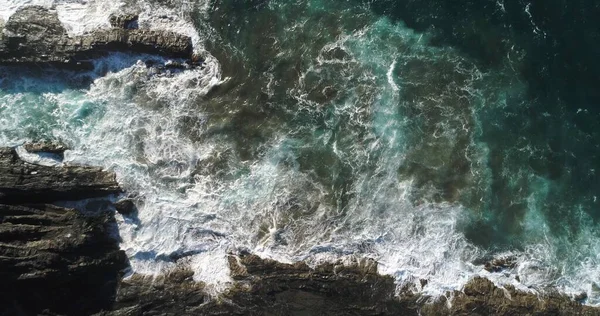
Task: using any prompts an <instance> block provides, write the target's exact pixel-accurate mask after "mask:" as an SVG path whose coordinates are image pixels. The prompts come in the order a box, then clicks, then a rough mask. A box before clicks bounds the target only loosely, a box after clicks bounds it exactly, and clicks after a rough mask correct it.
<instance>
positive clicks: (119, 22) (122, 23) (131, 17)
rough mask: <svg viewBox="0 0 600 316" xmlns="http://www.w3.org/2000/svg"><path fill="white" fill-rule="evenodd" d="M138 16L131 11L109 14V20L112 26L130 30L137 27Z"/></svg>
mask: <svg viewBox="0 0 600 316" xmlns="http://www.w3.org/2000/svg"><path fill="white" fill-rule="evenodd" d="M138 18H139V16H138V15H137V14H133V13H126V14H111V15H110V17H109V22H110V25H111V26H112V27H117V28H121V29H127V30H132V29H137V28H138Z"/></svg>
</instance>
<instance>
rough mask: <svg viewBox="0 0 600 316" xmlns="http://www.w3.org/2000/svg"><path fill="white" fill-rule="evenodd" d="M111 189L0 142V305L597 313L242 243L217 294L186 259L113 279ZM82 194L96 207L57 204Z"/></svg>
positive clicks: (87, 172) (52, 309)
mask: <svg viewBox="0 0 600 316" xmlns="http://www.w3.org/2000/svg"><path fill="white" fill-rule="evenodd" d="M29 147H31V146H29ZM38 147H39V146H38ZM32 148H37V147H35V146H34V147H32ZM119 192H120V189H119V187H118V184H117V183H116V181H115V175H114V174H112V173H110V172H106V171H102V170H101V169H99V168H94V167H83V166H62V167H49V166H39V165H34V164H30V163H27V162H24V161H22V160H21V159H20V158H19V156H18V155H17V153H16V151H15V150H14V149H13V148H0V278H1V280H2V287H0V315H98V316H132V315H415V316H416V315H600V310H599V309H597V308H593V307H589V306H583V305H581V304H580V303H579V302H576V301H573V300H571V299H570V298H569V297H566V296H564V295H560V294H548V295H545V296H543V297H538V296H536V295H534V294H531V293H524V292H520V291H517V290H516V289H515V288H513V287H510V286H508V287H506V288H498V287H496V286H495V285H494V284H493V283H492V282H490V281H489V280H487V279H484V278H475V279H473V280H471V281H470V282H469V283H468V284H467V285H466V286H465V287H464V289H463V290H462V291H454V292H451V293H450V292H449V293H447V295H446V297H452V299H451V301H448V300H447V299H445V298H442V299H438V300H432V298H430V297H426V296H422V295H420V294H415V292H414V291H412V290H411V289H410V288H405V289H403V290H401V291H400V295H396V286H395V284H394V279H393V278H392V277H391V276H384V275H380V274H379V273H378V272H377V262H376V261H373V260H369V259H363V260H357V261H355V262H352V263H344V264H343V263H341V262H336V263H327V264H322V265H319V266H317V267H310V266H308V265H307V264H306V263H304V262H298V263H294V264H285V263H281V262H277V261H274V260H269V259H263V258H260V257H258V256H256V255H254V254H251V253H248V252H245V251H240V252H238V253H235V254H234V253H232V254H230V255H229V256H228V266H229V270H230V271H231V277H232V280H233V281H232V284H231V286H230V288H229V289H228V290H227V291H225V292H224V293H221V294H219V295H218V296H217V297H215V296H214V295H211V294H210V293H209V290H208V288H207V287H206V285H205V284H203V283H201V282H196V281H194V279H193V272H192V271H191V270H190V269H189V268H187V267H186V266H185V264H184V261H185V260H182V261H181V262H178V263H179V268H178V269H175V270H173V271H170V272H168V273H166V274H164V275H160V276H157V277H150V276H144V275H139V274H134V275H132V276H130V277H128V278H123V276H124V274H125V272H126V271H127V269H128V261H127V258H126V256H125V253H124V252H123V251H122V250H120V249H119V246H118V237H117V236H115V235H116V234H115V233H116V227H115V209H116V205H115V204H114V203H113V202H112V199H106V198H104V199H103V198H101V197H103V196H107V195H109V194H112V193H119ZM92 197H94V198H96V199H94V200H93V201H95V205H96V207H95V208H94V209H95V211H94V212H90V210H89V209H86V210H85V211H82V210H76V209H72V208H66V207H62V206H59V205H65V204H64V201H65V200H69V201H78V200H82V199H88V198H92ZM98 197H100V198H98ZM58 200H61V201H63V202H57V201H58ZM60 203H63V204H60ZM73 205H78V204H73ZM176 261H177V260H176ZM422 284H423V285H424V286H427V285H426V282H422Z"/></svg>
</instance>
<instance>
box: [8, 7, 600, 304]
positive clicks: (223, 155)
mask: <svg viewBox="0 0 600 316" xmlns="http://www.w3.org/2000/svg"><path fill="white" fill-rule="evenodd" d="M402 3H405V4H406V3H410V2H402V1H399V2H397V3H396V4H397V5H398V6H401V4H402ZM424 3H428V4H430V2H424ZM174 7H177V6H174ZM465 7H466V8H472V6H469V5H466V6H465ZM381 8H382V6H381V2H373V3H370V4H367V3H363V2H359V1H354V2H339V1H326V0H321V1H316V0H312V1H311V0H306V1H295V2H290V1H276V0H273V1H266V2H261V1H245V2H244V1H233V0H231V1H213V2H209V3H208V7H205V6H201V5H198V6H196V7H195V9H194V11H192V12H190V11H186V12H179V13H180V14H179V15H178V16H177V18H182V19H184V20H185V19H186V18H188V17H189V22H190V23H192V24H193V25H194V26H195V28H196V30H197V31H198V33H199V34H201V36H200V38H202V39H203V40H201V41H200V42H199V43H197V46H198V47H200V48H201V50H202V52H203V54H205V56H207V57H208V62H207V65H206V67H205V68H203V69H195V70H192V71H186V72H183V73H177V74H170V75H165V74H156V73H154V72H153V70H152V69H151V68H149V67H147V66H146V65H145V64H144V63H137V60H138V59H144V58H148V57H147V56H130V55H115V56H113V57H112V58H108V59H106V60H102V61H99V66H98V70H97V71H96V72H95V73H92V74H86V76H88V77H89V78H84V79H77V78H75V79H76V80H74V77H73V74H69V73H58V72H45V73H42V74H32V73H15V72H9V71H4V72H2V75H1V76H2V77H1V79H2V81H1V82H0V123H1V124H0V142H1V143H2V144H3V145H19V144H21V143H23V142H25V141H29V140H35V139H40V138H50V139H59V140H61V141H63V142H66V143H67V144H69V145H71V146H72V148H73V150H71V151H69V152H67V154H66V160H67V161H68V162H72V163H86V164H95V165H101V166H104V167H106V168H108V169H110V170H114V171H115V172H116V173H117V175H118V178H119V181H120V182H121V183H122V185H123V187H124V188H125V189H126V190H127V192H128V194H130V195H132V196H134V197H135V198H136V199H137V201H138V208H139V214H138V218H133V219H132V218H119V230H120V231H119V232H120V234H121V237H122V238H123V243H122V248H123V249H124V250H125V251H126V252H127V254H128V255H129V257H130V260H131V263H132V267H133V269H134V270H136V271H138V272H142V273H158V272H161V271H165V270H168V269H171V268H173V267H175V266H176V265H179V264H186V265H190V266H192V267H193V269H194V271H195V272H196V274H195V277H196V278H197V279H198V280H202V281H205V282H208V283H209V284H212V285H214V286H215V288H216V289H217V290H219V289H222V288H224V287H226V286H227V282H228V281H229V280H228V271H227V268H226V259H225V255H226V253H227V252H229V251H236V249H244V248H245V249H249V250H251V251H253V252H255V253H258V254H260V255H263V256H268V257H273V258H276V259H278V260H282V261H296V260H308V261H309V262H311V263H318V262H321V261H323V260H336V259H338V258H347V257H349V256H368V257H373V258H375V259H377V260H378V261H379V262H380V267H379V268H380V272H383V273H388V274H391V275H393V276H395V277H396V278H397V281H398V285H399V286H402V285H404V284H407V283H410V284H414V288H415V290H416V291H423V292H425V293H427V294H433V295H440V294H442V293H443V292H444V291H446V290H449V289H458V288H460V287H461V286H462V285H463V284H464V283H465V282H466V281H467V280H468V279H469V278H471V277H473V276H475V275H484V276H487V277H489V278H490V279H492V280H494V281H495V282H498V283H508V284H514V285H516V286H517V287H519V288H521V289H526V290H538V291H539V290H544V289H547V288H548V287H557V288H559V289H560V290H562V291H566V292H568V293H574V294H577V293H580V292H586V293H588V299H587V303H589V304H598V303H599V302H600V301H599V300H600V294H599V293H597V290H595V288H597V285H595V284H598V282H600V270H599V268H598V266H599V265H598V263H599V262H598V261H599V260H600V257H599V255H598V254H599V253H600V235H599V234H600V228H599V227H598V224H597V222H596V220H597V218H598V206H597V202H596V196H595V192H597V186H595V185H597V180H595V179H597V177H596V176H595V172H596V171H595V168H596V167H595V165H596V164H597V161H596V160H595V158H594V157H595V154H594V153H595V152H596V150H597V146H598V145H597V142H596V141H595V139H597V138H595V135H596V134H594V132H589V131H588V130H583V129H582V128H581V124H580V125H577V123H578V122H579V121H576V119H577V115H584V114H586V113H587V112H585V111H589V109H587V108H586V107H585V106H583V105H582V106H581V111H572V108H573V107H576V106H574V105H571V104H569V105H565V103H564V102H566V101H564V102H563V103H561V102H558V101H556V100H554V101H553V100H551V99H548V98H542V97H541V96H540V95H542V94H543V93H541V92H539V91H536V90H534V86H533V85H532V82H531V80H530V77H531V76H532V75H530V74H527V73H526V72H524V71H523V69H526V68H527V67H529V65H530V56H529V55H528V54H531V52H530V51H526V48H527V47H524V46H523V44H521V42H520V37H518V36H517V37H511V36H508V35H505V34H504V33H502V32H500V31H496V29H495V28H494V23H495V21H496V19H498V17H497V16H495V15H494V18H493V19H490V21H488V22H485V21H481V20H480V19H474V18H473V17H472V16H469V15H468V14H467V15H466V16H465V17H464V19H462V18H461V19H458V20H457V21H458V22H460V23H458V22H457V24H456V25H463V24H465V23H467V21H471V20H469V19H470V18H473V19H474V20H473V21H476V23H475V22H473V23H475V24H474V25H478V26H480V27H479V28H476V29H481V30H482V31H481V32H483V31H487V32H488V34H492V33H493V35H494V36H496V37H501V40H500V42H502V43H503V44H502V47H501V48H499V50H501V51H502V54H500V53H498V52H495V51H494V49H492V48H490V47H488V46H489V45H493V44H494V43H496V42H494V41H492V38H489V37H484V36H482V37H483V38H487V39H488V40H489V42H484V44H485V45H484V48H485V49H484V50H483V51H482V50H481V49H475V48H472V47H466V45H465V44H463V45H460V44H457V43H456V41H457V38H458V37H457V38H453V37H452V36H450V35H449V34H466V35H469V34H470V33H469V32H471V31H467V30H463V31H464V33H460V32H459V31H460V30H454V31H455V32H449V31H448V30H447V29H445V28H444V25H440V24H436V23H438V22H439V20H436V19H435V18H432V16H434V13H432V12H428V13H427V14H426V13H424V12H422V11H419V10H417V9H416V8H415V7H411V6H410V5H407V7H402V8H403V9H406V10H409V9H411V10H412V11H408V12H407V11H401V10H399V9H398V8H396V6H394V5H391V6H390V7H389V8H390V10H387V9H386V10H383V9H381ZM391 9H398V10H399V11H398V12H400V11H401V13H402V14H399V13H398V12H395V11H393V10H391ZM455 9H456V8H455ZM521 9H522V10H521V11H520V12H521V13H520V14H523V12H525V11H524V10H525V9H526V6H523V7H521ZM420 10H422V8H420ZM453 10H454V9H453ZM456 10H458V9H456ZM434 11H435V10H434ZM409 12H412V13H413V14H414V16H407V15H408V14H409ZM435 12H437V13H436V14H438V15H439V16H441V14H442V13H444V12H445V11H443V10H442V11H439V12H438V11H435ZM451 12H454V11H451ZM494 12H496V11H494ZM467 13H469V14H472V15H473V16H475V15H477V14H485V11H484V12H483V13H481V12H476V13H477V14H475V13H470V11H469V12H467ZM419 14H421V15H422V19H421V20H419V19H418V18H417V15H419ZM494 14H501V13H494ZM428 19H429V20H432V21H431V24H427V23H425V24H427V25H433V26H437V28H436V27H432V28H426V27H423V25H425V24H424V22H422V21H429V20H428ZM442 20H443V19H442ZM471 22H472V21H471ZM486 23H488V24H486ZM527 25H530V24H527ZM536 25H537V24H536ZM540 25H541V24H540ZM536 27H538V29H535V28H533V29H532V30H536V32H538V33H539V32H541V30H539V26H536ZM490 29H491V30H492V31H490ZM494 32H496V33H494ZM531 32H533V31H531ZM532 34H533V35H532V36H542V35H536V33H532ZM540 34H541V33H540ZM466 35H465V36H466ZM471 35H472V34H471ZM471 35H469V36H471ZM502 36H505V37H502ZM546 36H550V35H546ZM494 38H495V37H494ZM477 43H480V42H477ZM473 45H475V44H473ZM477 45H479V44H477ZM482 45H483V44H482ZM506 47H508V48H506ZM511 47H512V48H511ZM479 48H481V47H479ZM505 48H506V49H507V51H504V50H502V49H505ZM494 52H495V53H494ZM492 57H493V58H492ZM536 93H538V94H539V95H538V94H536ZM562 99H565V98H562ZM552 102H554V103H552ZM577 110H579V108H578V107H577ZM586 131H587V133H586ZM594 181H596V182H594ZM173 254H179V255H181V254H186V255H185V256H184V257H185V258H184V259H183V260H179V261H178V262H175V261H174V260H169V259H168V257H169V255H173ZM502 256H514V257H515V258H516V260H517V265H516V267H514V268H512V269H507V270H505V271H502V272H497V273H489V272H487V271H485V270H483V264H482V262H484V261H485V260H489V259H490V258H494V257H502ZM165 258H166V259H165ZM419 279H428V280H429V282H428V284H427V285H426V286H425V287H422V286H421V283H420V282H419Z"/></svg>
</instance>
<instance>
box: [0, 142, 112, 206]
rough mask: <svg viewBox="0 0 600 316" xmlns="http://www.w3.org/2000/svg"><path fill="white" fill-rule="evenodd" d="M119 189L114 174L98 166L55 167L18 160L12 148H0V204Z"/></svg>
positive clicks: (93, 194) (83, 196) (102, 193)
mask: <svg viewBox="0 0 600 316" xmlns="http://www.w3.org/2000/svg"><path fill="white" fill-rule="evenodd" d="M118 192H120V188H119V185H118V183H117V181H116V179H115V174H113V173H109V172H104V171H103V170H102V169H101V168H96V167H87V166H65V167H63V168H55V167H48V166H40V165H34V164H30V163H26V162H24V161H22V160H21V159H20V158H19V156H18V155H17V153H16V151H15V150H14V149H13V148H0V203H2V204H20V203H51V202H54V201H59V200H81V199H86V198H92V197H100V196H106V195H109V194H112V193H118Z"/></svg>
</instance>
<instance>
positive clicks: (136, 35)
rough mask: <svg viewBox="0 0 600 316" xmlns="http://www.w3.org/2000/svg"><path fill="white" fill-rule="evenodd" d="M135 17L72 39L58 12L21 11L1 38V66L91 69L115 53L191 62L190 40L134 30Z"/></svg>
mask: <svg viewBox="0 0 600 316" xmlns="http://www.w3.org/2000/svg"><path fill="white" fill-rule="evenodd" d="M134 21H135V16H134V15H131V16H130V15H124V16H115V17H112V18H111V23H112V24H113V25H117V26H119V27H116V28H112V29H106V30H96V31H93V32H91V33H88V34H85V35H81V36H74V37H69V36H68V34H67V32H66V30H65V28H64V26H63V25H62V23H61V22H60V21H59V19H58V15H57V13H56V12H55V11H52V10H48V9H46V8H44V7H41V6H28V7H24V8H21V9H19V10H17V12H15V13H14V14H13V15H12V16H11V17H10V18H9V19H8V21H7V22H6V26H5V30H4V36H3V37H2V38H0V64H5V65H11V64H40V63H41V64H49V65H53V66H57V67H69V68H74V69H84V70H88V69H89V68H90V64H89V61H90V60H91V59H93V58H96V57H100V56H103V55H106V54H107V53H108V52H112V51H131V52H137V53H148V54H156V55H161V56H166V57H171V58H186V59H190V58H191V55H192V40H191V38H190V37H188V36H185V35H181V34H178V33H174V32H169V31H159V30H142V29H131V27H132V25H133V24H132V23H134Z"/></svg>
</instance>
